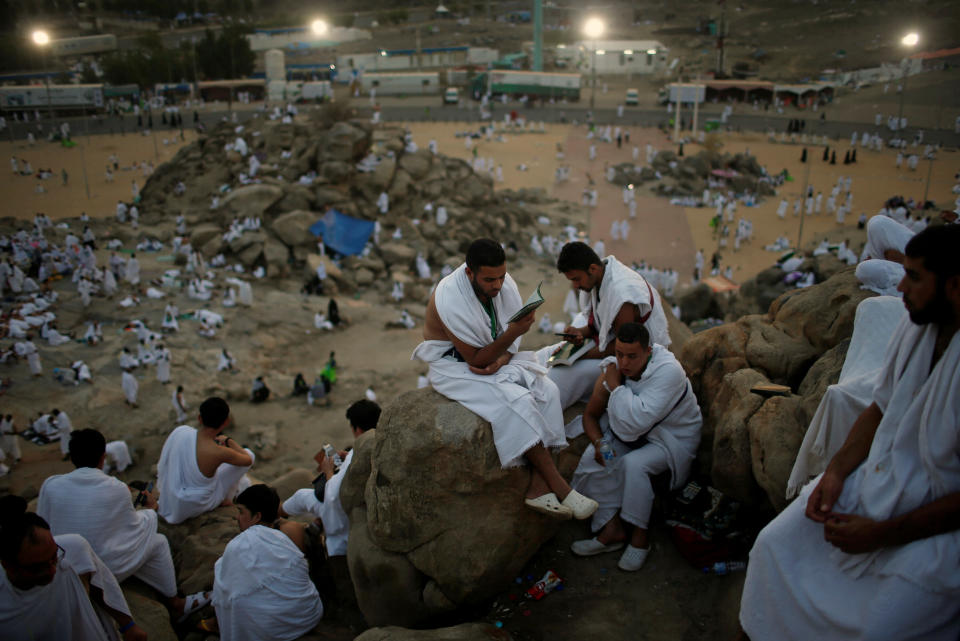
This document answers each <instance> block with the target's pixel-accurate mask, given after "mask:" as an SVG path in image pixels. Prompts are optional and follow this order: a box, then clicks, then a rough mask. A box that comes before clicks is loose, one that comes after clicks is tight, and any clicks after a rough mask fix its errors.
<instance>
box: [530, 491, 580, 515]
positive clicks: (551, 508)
mask: <svg viewBox="0 0 960 641" xmlns="http://www.w3.org/2000/svg"><path fill="white" fill-rule="evenodd" d="M523 502H524V503H526V504H527V507H529V508H530V509H532V510H535V511H537V512H540V513H541V514H546V515H547V516H552V517H553V518H555V519H564V520H566V519H569V518H570V517H571V516H573V510H571V509H570V508H569V507H567V506H566V505H563V504H561V503H560V501H559V500H558V499H557V495H556V494H554V493H553V492H549V493H547V494H543V495H541V496H538V497H537V498H535V499H524V501H523Z"/></svg>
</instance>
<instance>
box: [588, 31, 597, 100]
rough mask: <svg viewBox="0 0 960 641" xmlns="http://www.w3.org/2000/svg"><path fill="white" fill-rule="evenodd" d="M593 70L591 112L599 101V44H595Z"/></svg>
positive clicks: (591, 74) (591, 76)
mask: <svg viewBox="0 0 960 641" xmlns="http://www.w3.org/2000/svg"><path fill="white" fill-rule="evenodd" d="M592 66H593V70H592V72H591V73H590V84H591V89H590V111H591V112H592V111H593V108H594V105H595V104H596V100H597V43H596V42H594V43H593V65H592Z"/></svg>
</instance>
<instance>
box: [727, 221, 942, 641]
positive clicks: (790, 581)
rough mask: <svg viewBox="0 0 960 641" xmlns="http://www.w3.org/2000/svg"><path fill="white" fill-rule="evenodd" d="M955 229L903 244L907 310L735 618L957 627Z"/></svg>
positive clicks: (851, 630)
mask: <svg viewBox="0 0 960 641" xmlns="http://www.w3.org/2000/svg"><path fill="white" fill-rule="evenodd" d="M957 247H960V228H958V227H955V226H952V225H950V226H940V227H930V228H927V229H925V230H924V231H921V232H920V233H918V234H917V235H916V236H914V237H913V238H911V239H910V241H909V242H908V243H907V245H906V247H905V250H904V254H905V257H904V268H905V275H904V277H903V280H901V281H900V285H899V286H898V289H899V290H900V292H902V293H903V303H904V306H905V307H906V308H907V312H908V313H909V318H904V319H903V320H901V321H900V324H899V325H898V326H897V329H896V330H895V331H894V332H893V334H892V337H893V338H892V339H891V341H890V343H889V345H888V347H887V353H886V358H885V361H886V364H885V366H884V368H883V370H882V372H881V375H880V378H879V380H878V384H877V387H876V388H875V391H874V394H873V402H872V403H871V404H870V405H869V406H868V407H867V408H866V409H865V410H864V411H863V412H862V413H861V414H860V416H859V417H858V418H857V420H856V422H855V423H854V424H853V428H852V429H851V430H850V434H849V435H848V436H847V439H846V441H844V444H843V446H842V447H841V448H840V449H839V451H837V453H836V454H835V455H834V456H833V458H832V459H831V460H830V463H829V464H828V465H827V469H826V471H825V472H824V473H823V474H822V475H820V476H819V477H818V478H815V479H814V480H813V481H812V482H810V483H808V484H807V485H806V486H805V487H804V488H803V490H802V491H801V493H800V496H799V498H798V499H797V500H796V501H794V502H793V503H792V504H791V505H789V506H788V507H787V508H786V509H785V510H784V511H783V512H781V513H780V515H779V516H778V517H777V518H776V519H774V520H773V521H772V522H771V523H770V524H768V525H767V527H766V528H764V529H763V531H761V532H760V535H759V537H758V538H757V540H756V543H755V544H754V546H753V549H752V550H751V552H750V564H749V566H748V569H747V576H746V584H745V585H744V588H743V599H742V601H741V606H740V624H741V625H742V626H743V629H744V630H745V631H746V634H748V635H750V638H752V639H754V640H755V641H759V640H760V639H774V638H776V639H787V640H790V639H826V638H829V639H897V640H898V641H903V640H909V639H916V640H920V639H924V640H927V641H929V640H940V639H943V640H947V639H949V640H951V641H953V640H955V639H957V638H958V637H960V572H957V559H958V558H960V519H958V515H960V456H958V452H960V418H958V417H960V394H957V380H960V336H958V333H957V329H958V327H960V260H958V259H957Z"/></svg>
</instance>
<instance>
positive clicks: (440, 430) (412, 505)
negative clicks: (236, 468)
mask: <svg viewBox="0 0 960 641" xmlns="http://www.w3.org/2000/svg"><path fill="white" fill-rule="evenodd" d="M529 479H530V471H529V470H528V469H526V468H515V469H510V470H503V469H501V468H500V462H499V458H498V457H497V453H496V450H495V448H494V446H493V438H492V434H491V431H490V427H489V424H488V423H486V422H485V421H483V420H481V419H480V418H479V417H477V416H476V415H474V414H472V413H471V412H469V411H468V410H466V409H465V408H464V407H463V406H461V405H460V404H458V403H454V402H451V401H449V400H447V399H446V398H444V397H442V396H440V395H439V394H437V393H436V392H434V391H433V390H431V389H429V388H428V389H422V390H417V391H415V392H408V393H406V394H403V395H401V396H400V397H398V398H397V399H396V400H395V401H394V402H393V403H392V404H391V405H389V406H388V407H387V408H386V409H385V411H384V413H383V415H382V416H381V418H380V424H379V426H378V428H377V431H376V434H375V435H374V436H372V438H370V440H369V441H368V442H367V443H364V444H363V445H362V446H358V447H357V451H356V453H355V454H354V462H353V464H351V467H350V470H349V472H348V474H347V477H346V478H345V479H344V483H343V488H342V490H341V501H342V502H343V504H344V508H345V509H349V514H350V519H351V520H350V544H349V551H348V555H347V557H348V562H349V564H350V570H351V576H352V577H353V580H354V586H355V588H356V592H357V602H358V604H359V606H360V609H361V611H362V612H363V614H364V617H365V618H366V620H367V622H368V623H369V624H371V625H389V624H393V625H413V624H415V623H417V622H419V621H422V620H424V619H425V618H426V617H428V616H431V615H436V614H440V613H443V612H445V611H450V610H453V609H455V608H457V607H460V606H465V605H475V604H478V603H481V602H482V601H483V600H484V599H486V598H489V597H490V596H491V595H493V594H495V593H496V592H497V590H499V589H501V588H502V587H503V586H504V585H505V584H507V583H508V582H509V581H511V580H512V579H513V577H514V576H515V575H516V572H517V571H518V570H519V569H520V568H521V567H522V566H523V564H524V563H525V562H526V561H527V560H528V559H529V558H530V556H531V555H532V554H533V553H534V552H535V551H536V550H537V548H538V547H539V546H540V544H541V543H543V542H544V541H546V540H547V539H548V538H550V537H551V536H552V535H553V534H554V533H555V531H556V528H557V522H556V521H552V520H551V519H549V518H547V517H544V516H541V515H539V514H537V513H535V512H533V511H532V510H530V509H529V508H527V507H526V506H525V505H524V503H523V496H524V492H525V490H526V487H527V485H528V483H529ZM361 487H362V490H361ZM361 495H362V497H363V498H362V503H361V502H360V501H361V499H360V497H361Z"/></svg>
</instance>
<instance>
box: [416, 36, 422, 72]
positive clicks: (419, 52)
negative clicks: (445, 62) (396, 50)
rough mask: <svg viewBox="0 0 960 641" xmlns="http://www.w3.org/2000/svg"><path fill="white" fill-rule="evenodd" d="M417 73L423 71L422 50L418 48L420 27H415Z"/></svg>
mask: <svg viewBox="0 0 960 641" xmlns="http://www.w3.org/2000/svg"><path fill="white" fill-rule="evenodd" d="M416 29H417V71H423V49H422V48H421V46H420V26H419V25H417V28H416Z"/></svg>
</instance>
